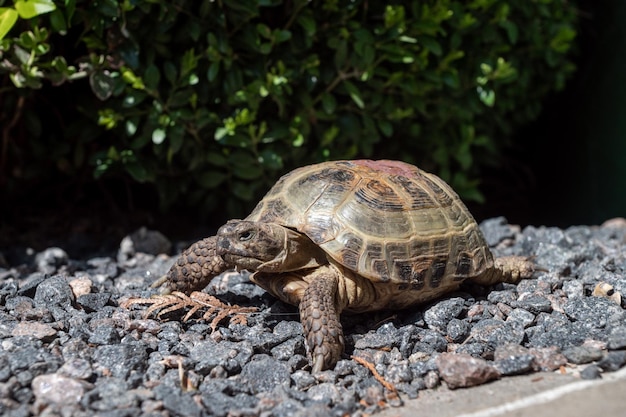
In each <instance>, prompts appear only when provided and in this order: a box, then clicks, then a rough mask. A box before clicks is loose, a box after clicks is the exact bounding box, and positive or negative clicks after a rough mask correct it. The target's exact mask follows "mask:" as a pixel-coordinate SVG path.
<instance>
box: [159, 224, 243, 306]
mask: <svg viewBox="0 0 626 417" xmlns="http://www.w3.org/2000/svg"><path fill="white" fill-rule="evenodd" d="M216 241H217V238H216V237H215V236H211V237H208V238H206V239H202V240H199V241H198V242H196V243H194V244H193V245H191V246H190V247H189V248H187V249H186V250H185V251H184V252H183V253H182V254H181V255H180V257H179V258H178V259H177V260H176V263H174V265H172V267H171V268H170V270H169V271H168V273H167V275H166V276H164V277H163V278H161V279H159V280H157V281H156V282H154V283H153V284H152V286H153V287H158V286H160V285H163V284H165V292H166V293H167V292H174V291H180V292H183V293H186V294H189V293H191V292H192V291H196V290H201V289H203V288H204V287H206V286H207V285H208V284H209V282H210V281H211V280H212V279H213V278H214V277H216V276H217V275H219V274H221V273H222V272H224V271H226V270H228V269H230V268H231V265H229V264H227V263H226V261H224V259H223V258H222V257H221V256H219V255H218V254H217V252H216Z"/></svg>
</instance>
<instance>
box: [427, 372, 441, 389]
mask: <svg viewBox="0 0 626 417" xmlns="http://www.w3.org/2000/svg"><path fill="white" fill-rule="evenodd" d="M440 384H441V380H440V379H439V374H438V373H437V372H435V371H428V372H426V375H424V385H425V386H426V388H428V389H434V388H437V387H438V386H439V385H440Z"/></svg>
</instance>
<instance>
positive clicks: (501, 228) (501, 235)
mask: <svg viewBox="0 0 626 417" xmlns="http://www.w3.org/2000/svg"><path fill="white" fill-rule="evenodd" d="M480 230H481V231H482V233H483V236H484V237H485V240H486V241H487V244H488V245H489V246H490V247H495V246H497V245H498V243H500V242H503V241H506V240H512V239H514V238H515V234H516V232H519V230H518V228H515V227H513V226H511V225H509V224H508V221H507V220H506V218H505V217H502V216H500V217H494V218H492V219H487V220H485V221H483V222H481V223H480Z"/></svg>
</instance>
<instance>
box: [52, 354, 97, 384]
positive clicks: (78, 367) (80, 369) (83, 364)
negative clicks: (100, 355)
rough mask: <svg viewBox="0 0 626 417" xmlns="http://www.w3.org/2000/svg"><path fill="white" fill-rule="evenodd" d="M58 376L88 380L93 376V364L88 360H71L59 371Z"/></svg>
mask: <svg viewBox="0 0 626 417" xmlns="http://www.w3.org/2000/svg"><path fill="white" fill-rule="evenodd" d="M58 374H60V375H64V376H66V377H69V378H73V379H82V380H87V379H89V378H91V376H92V375H93V370H92V369H91V364H90V363H89V361H88V360H86V359H81V358H69V359H68V360H67V361H66V362H65V363H64V364H63V365H62V366H61V368H59V370H58Z"/></svg>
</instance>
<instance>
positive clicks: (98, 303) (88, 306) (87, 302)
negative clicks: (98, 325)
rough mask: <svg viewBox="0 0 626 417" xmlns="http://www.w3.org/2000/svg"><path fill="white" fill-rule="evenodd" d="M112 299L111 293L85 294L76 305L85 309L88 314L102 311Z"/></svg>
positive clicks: (78, 299) (77, 300)
mask: <svg viewBox="0 0 626 417" xmlns="http://www.w3.org/2000/svg"><path fill="white" fill-rule="evenodd" d="M110 299H111V293H108V292H99V293H94V294H83V295H80V296H78V298H77V299H76V303H77V304H78V305H79V306H81V307H82V308H84V309H85V311H87V312H93V311H99V310H101V309H102V308H103V307H104V306H105V305H107V303H108V302H109V300H110Z"/></svg>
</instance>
